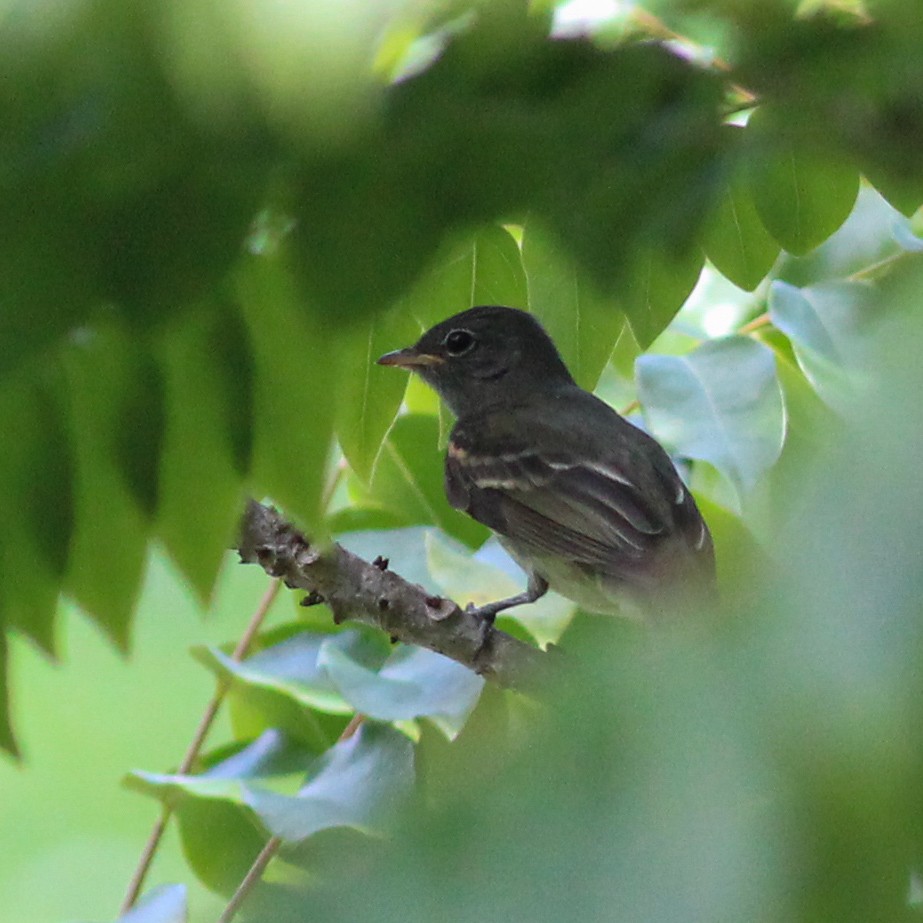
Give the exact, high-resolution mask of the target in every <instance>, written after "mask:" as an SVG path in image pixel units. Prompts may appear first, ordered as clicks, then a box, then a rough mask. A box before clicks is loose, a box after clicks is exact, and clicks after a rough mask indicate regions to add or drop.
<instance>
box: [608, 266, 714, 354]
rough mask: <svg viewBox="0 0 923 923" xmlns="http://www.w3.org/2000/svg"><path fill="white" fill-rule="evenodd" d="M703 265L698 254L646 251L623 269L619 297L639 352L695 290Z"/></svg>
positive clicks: (664, 327)
mask: <svg viewBox="0 0 923 923" xmlns="http://www.w3.org/2000/svg"><path fill="white" fill-rule="evenodd" d="M704 263H705V257H704V256H703V255H702V253H701V252H700V251H698V250H690V251H688V252H686V253H684V254H682V255H678V256H671V255H670V254H668V253H667V252H665V251H659V250H654V249H646V250H640V251H638V252H637V253H636V254H635V255H634V256H633V257H632V259H631V262H630V263H629V265H628V266H626V267H625V269H624V275H623V276H622V280H621V283H620V288H619V295H620V300H621V303H622V305H623V307H624V309H625V316H626V317H627V318H628V323H629V324H631V329H632V332H633V333H634V337H635V340H636V341H637V344H638V346H640V347H641V349H647V348H648V347H649V346H650V345H651V343H653V342H654V340H656V339H657V337H658V336H660V334H661V333H662V332H663V331H664V330H665V329H666V328H667V325H668V324H669V323H670V321H671V320H673V318H674V317H675V316H676V312H677V311H679V309H680V308H681V307H682V306H683V304H684V303H685V301H686V299H687V298H688V297H689V295H690V294H691V293H692V290H693V289H694V288H695V284H696V282H698V280H699V274H700V273H701V272H702V266H703V265H704Z"/></svg>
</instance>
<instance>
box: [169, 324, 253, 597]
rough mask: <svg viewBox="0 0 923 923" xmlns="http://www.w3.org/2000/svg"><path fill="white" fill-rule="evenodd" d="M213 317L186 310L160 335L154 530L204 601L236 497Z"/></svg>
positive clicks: (232, 528)
mask: <svg viewBox="0 0 923 923" xmlns="http://www.w3.org/2000/svg"><path fill="white" fill-rule="evenodd" d="M215 326H216V325H215V323H214V317H213V316H210V315H205V316H200V317H197V316H195V315H193V316H191V317H189V318H188V319H187V320H186V322H185V323H184V324H183V325H181V326H177V327H176V328H175V329H173V330H171V331H170V333H169V335H168V336H167V338H166V339H165V341H164V349H163V365H164V370H165V374H166V384H167V413H166V431H165V434H164V445H163V452H162V455H161V459H160V474H159V481H160V493H161V500H160V508H159V510H158V514H157V522H156V531H157V535H158V537H159V538H160V539H161V540H162V541H163V543H164V545H165V546H166V549H167V551H168V552H169V553H170V556H171V557H172V558H173V560H174V561H175V562H176V564H177V566H178V567H179V569H180V570H181V571H182V573H183V574H184V575H185V577H186V578H187V579H188V580H189V582H190V584H191V585H192V586H193V587H194V589H195V590H196V591H197V593H198V594H199V598H200V599H201V600H202V601H203V602H204V601H206V600H207V599H208V597H209V594H210V593H211V589H212V585H213V584H214V581H215V578H216V577H217V575H218V569H219V568H220V567H221V562H222V561H223V560H224V556H225V553H226V551H227V549H228V548H229V547H230V546H231V544H232V542H233V539H234V537H235V534H236V527H237V524H238V522H239V519H240V510H241V508H242V505H243V495H242V489H241V483H240V475H239V474H238V471H237V465H236V464H235V459H234V448H233V437H232V431H231V426H232V419H233V417H234V411H233V410H232V408H231V402H232V401H233V400H234V397H235V395H234V394H233V393H229V392H228V391H227V390H226V375H224V374H223V371H222V370H221V369H220V368H219V365H218V362H217V361H216V358H215V353H214V352H213V350H212V344H213V342H214V329H215Z"/></svg>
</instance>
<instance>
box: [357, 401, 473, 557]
mask: <svg viewBox="0 0 923 923" xmlns="http://www.w3.org/2000/svg"><path fill="white" fill-rule="evenodd" d="M438 439H439V423H438V421H437V420H436V419H435V418H434V417H431V416H428V415H419V414H407V415H405V416H402V417H399V418H398V420H397V423H395V425H394V428H393V429H392V430H391V433H390V435H389V436H388V439H387V440H386V442H385V446H384V449H383V450H382V454H381V457H380V458H379V460H378V466H377V467H376V469H375V475H374V477H373V478H372V482H371V484H370V485H369V489H368V492H367V499H368V500H370V501H372V502H374V503H377V504H378V505H380V506H382V507H384V508H386V509H388V510H391V511H393V512H394V513H396V514H398V515H400V516H401V517H402V525H414V524H418V523H419V524H424V525H437V526H439V527H440V528H441V529H444V530H445V531H446V532H448V533H449V534H450V535H454V536H455V537H456V538H459V539H461V541H463V542H465V544H468V545H471V546H472V547H476V546H478V545H480V544H481V543H482V542H483V541H484V539H486V538H487V536H488V535H489V531H488V529H487V528H486V527H485V526H482V525H480V524H479V523H477V522H475V521H474V520H473V519H471V518H470V517H468V516H465V515H464V514H463V513H460V512H458V510H454V509H452V507H450V506H449V503H448V501H447V500H446V498H445V490H444V488H443V468H444V459H443V456H442V453H441V452H440V451H439V449H438Z"/></svg>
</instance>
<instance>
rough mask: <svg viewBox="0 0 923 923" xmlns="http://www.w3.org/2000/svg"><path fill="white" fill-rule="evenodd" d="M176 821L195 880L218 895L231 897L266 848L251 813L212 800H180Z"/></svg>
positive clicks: (232, 805)
mask: <svg viewBox="0 0 923 923" xmlns="http://www.w3.org/2000/svg"><path fill="white" fill-rule="evenodd" d="M176 819H177V821H178V822H179V833H180V840H181V842H182V846H183V855H184V856H185V857H186V861H187V862H188V863H189V866H190V868H191V869H192V871H193V872H194V873H195V876H196V878H198V879H199V881H201V882H202V884H203V885H205V887H207V888H210V889H211V890H212V891H216V892H217V893H218V894H223V895H225V896H230V895H231V894H233V893H234V892H235V891H236V890H237V888H238V886H239V885H240V883H241V881H242V880H243V878H244V876H245V875H246V874H247V872H248V870H249V869H250V867H251V866H252V865H253V860H254V859H256V857H257V856H258V855H259V853H260V850H261V849H262V848H263V847H264V846H265V844H266V836H265V835H264V834H262V833H261V832H260V830H259V828H258V827H257V825H256V823H255V822H254V819H253V817H252V815H251V812H250V811H249V810H247V809H246V808H244V807H238V806H236V805H234V804H229V803H228V802H225V801H220V800H216V799H200V798H184V799H182V800H181V801H180V802H179V804H177V805H176Z"/></svg>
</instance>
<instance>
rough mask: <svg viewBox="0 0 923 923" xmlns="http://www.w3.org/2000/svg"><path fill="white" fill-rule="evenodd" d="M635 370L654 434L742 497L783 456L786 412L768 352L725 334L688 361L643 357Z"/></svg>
mask: <svg viewBox="0 0 923 923" xmlns="http://www.w3.org/2000/svg"><path fill="white" fill-rule="evenodd" d="M637 373H638V390H639V395H640V399H641V405H642V407H643V409H644V416H645V420H646V421H647V423H648V425H649V427H650V429H651V431H652V432H653V433H654V434H655V435H656V436H657V437H658V438H660V439H662V440H663V442H664V443H665V444H666V445H667V446H668V447H669V448H670V449H671V450H672V451H674V452H676V453H677V454H679V455H684V456H686V457H688V458H697V459H702V460H703V461H707V462H709V463H711V464H712V465H714V466H715V467H716V468H717V469H718V470H719V471H721V472H722V473H723V474H724V475H725V476H726V477H727V478H728V479H729V480H730V481H731V483H733V484H734V486H735V487H736V489H737V491H738V493H739V494H744V493H746V492H747V491H749V490H751V489H752V488H753V487H754V485H755V484H756V483H757V482H758V481H759V479H760V478H761V477H762V475H763V474H764V473H765V472H766V471H767V470H768V469H769V468H770V467H771V466H772V465H773V463H774V462H775V461H776V459H777V458H778V457H779V453H780V452H781V451H782V442H783V439H784V436H785V414H784V409H783V406H782V395H781V391H780V388H779V382H778V379H777V377H776V368H775V358H774V356H773V353H772V350H771V349H769V347H767V346H764V345H763V344H762V343H758V342H757V341H755V340H753V339H750V338H748V337H725V338H723V339H719V340H712V341H710V342H707V343H705V344H703V345H702V346H700V347H699V348H698V349H697V350H695V351H694V352H691V353H689V354H687V355H685V356H657V355H647V356H641V357H640V358H639V359H638V362H637Z"/></svg>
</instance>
